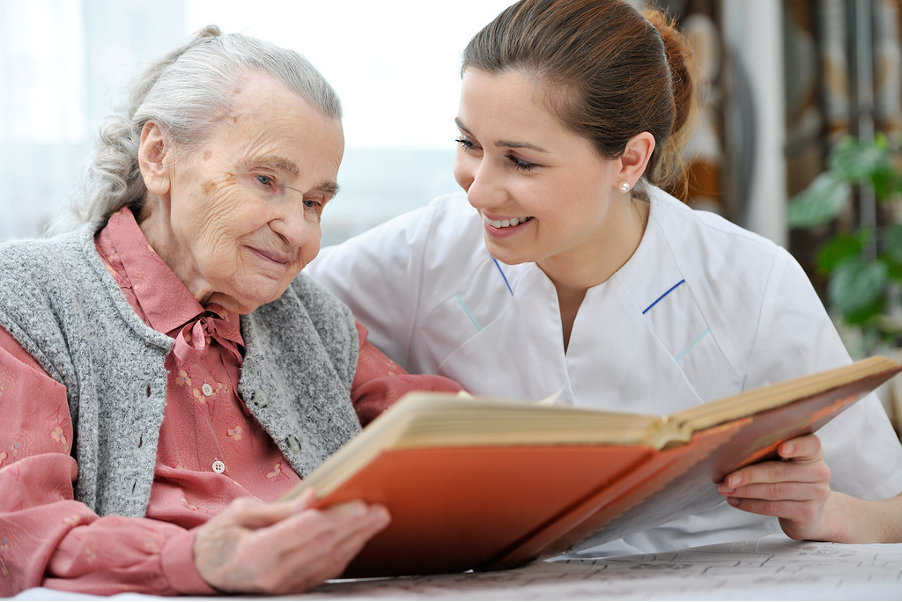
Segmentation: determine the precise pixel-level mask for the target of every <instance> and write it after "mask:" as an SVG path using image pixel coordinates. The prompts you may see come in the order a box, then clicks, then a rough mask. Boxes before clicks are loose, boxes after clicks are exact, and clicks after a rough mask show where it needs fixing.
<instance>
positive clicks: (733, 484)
mask: <svg viewBox="0 0 902 602" xmlns="http://www.w3.org/2000/svg"><path fill="white" fill-rule="evenodd" d="M741 484H742V477H741V476H739V475H738V474H735V475H730V476H729V477H727V486H728V487H730V488H731V489H736V488H737V487H739V485H741Z"/></svg>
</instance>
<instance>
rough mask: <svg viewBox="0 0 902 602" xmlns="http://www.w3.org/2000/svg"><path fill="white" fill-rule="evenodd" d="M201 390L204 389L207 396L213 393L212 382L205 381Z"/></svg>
mask: <svg viewBox="0 0 902 602" xmlns="http://www.w3.org/2000/svg"><path fill="white" fill-rule="evenodd" d="M200 390H201V391H203V393H204V395H206V396H207V397H209V396H210V395H213V387H211V386H210V383H204V386H202V387H201V388H200Z"/></svg>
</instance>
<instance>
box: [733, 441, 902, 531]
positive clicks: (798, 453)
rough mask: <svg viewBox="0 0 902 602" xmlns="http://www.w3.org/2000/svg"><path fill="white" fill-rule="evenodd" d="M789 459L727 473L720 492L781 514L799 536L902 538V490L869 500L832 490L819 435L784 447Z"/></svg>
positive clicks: (745, 505) (748, 507) (742, 505)
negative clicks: (876, 499) (879, 498)
mask: <svg viewBox="0 0 902 602" xmlns="http://www.w3.org/2000/svg"><path fill="white" fill-rule="evenodd" d="M778 453H779V454H780V457H781V458H782V459H783V460H784V461H777V462H762V463H760V464H755V465H752V466H747V467H745V468H743V469H741V470H737V471H736V472H734V473H732V474H730V475H727V477H726V478H725V479H724V481H723V482H722V483H721V484H719V485H718V491H719V492H720V493H721V494H723V495H724V496H726V497H727V501H728V502H729V503H730V505H732V506H734V507H736V508H739V509H741V510H745V511H747V512H753V513H756V514H766V515H771V516H777V517H779V518H780V526H781V527H782V528H783V531H784V532H785V533H786V535H788V536H789V537H791V538H793V539H811V540H818V541H836V542H839V543H897V542H902V493H900V494H899V495H897V496H896V497H893V498H890V499H886V500H880V501H869V500H862V499H859V498H857V497H853V496H851V495H847V494H844V493H840V492H837V491H832V490H831V489H830V469H829V468H828V467H827V465H826V463H824V460H823V451H822V448H821V444H820V440H819V439H818V438H817V436H815V435H806V436H803V437H798V438H796V439H791V440H789V441H787V442H785V443H784V444H782V445H781V446H780V448H779V449H778Z"/></svg>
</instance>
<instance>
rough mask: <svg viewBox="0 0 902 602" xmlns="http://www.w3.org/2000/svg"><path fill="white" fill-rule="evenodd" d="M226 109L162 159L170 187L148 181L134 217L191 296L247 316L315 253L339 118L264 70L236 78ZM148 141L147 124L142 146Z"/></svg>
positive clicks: (334, 164) (339, 147)
mask: <svg viewBox="0 0 902 602" xmlns="http://www.w3.org/2000/svg"><path fill="white" fill-rule="evenodd" d="M233 106H234V112H233V113H232V114H230V115H228V116H227V117H226V118H224V119H222V120H220V121H219V122H217V123H216V124H214V129H213V134H212V136H211V137H210V139H209V140H207V141H206V142H205V143H204V144H203V145H202V146H201V148H199V149H197V150H195V151H190V152H185V153H181V154H178V155H177V156H176V159H175V161H174V162H173V161H171V160H170V161H168V162H167V165H168V167H169V168H168V170H167V175H166V177H168V187H167V186H160V187H159V188H158V189H157V190H156V191H155V190H154V188H153V187H152V186H151V185H150V184H149V185H148V191H149V193H151V194H149V197H148V202H147V203H146V205H145V210H144V211H143V212H142V215H141V218H140V221H141V228H142V230H143V231H144V232H145V235H147V237H148V240H149V241H150V243H151V245H152V246H153V247H154V249H155V250H156V251H157V253H159V254H160V256H161V257H162V258H163V260H164V261H166V263H167V264H168V265H169V267H170V268H172V269H173V271H174V272H175V273H176V274H177V275H178V276H179V278H181V280H182V282H184V283H185V285H186V286H187V287H188V289H189V290H190V291H191V292H192V293H194V296H195V298H196V299H197V300H198V301H200V302H201V303H202V304H207V303H211V302H212V303H218V304H219V305H222V306H223V307H225V308H226V309H229V310H232V311H236V312H238V313H250V312H252V311H253V310H254V309H256V308H257V307H259V306H260V305H263V304H265V303H269V302H270V301H273V300H275V299H277V298H278V297H279V296H280V295H281V294H282V293H283V292H285V289H286V288H287V287H288V285H289V283H290V282H291V281H292V279H294V277H295V276H297V274H298V273H299V272H300V271H301V269H303V267H304V266H305V265H307V263H308V262H310V261H311V260H312V259H313V258H314V257H315V256H316V254H317V253H318V252H319V247H320V235H321V231H320V215H321V213H322V210H323V206H324V205H325V204H326V202H327V201H329V199H330V198H331V197H332V196H333V194H334V193H335V192H336V190H337V184H336V178H337V174H338V167H339V164H340V163H341V158H342V153H343V150H344V137H343V134H342V129H341V123H340V122H338V121H336V120H332V119H329V118H328V117H325V116H323V115H322V114H321V113H320V112H319V111H318V110H316V109H314V108H313V106H312V105H311V104H310V103H308V102H307V101H305V100H303V99H301V98H299V97H298V96H296V95H295V94H293V93H292V92H290V91H289V90H288V89H287V88H285V87H284V86H283V85H282V84H281V83H279V82H277V81H276V80H274V79H272V78H271V77H269V76H264V75H252V76H250V77H249V78H248V79H247V80H245V81H244V82H242V83H241V86H240V89H239V90H238V91H237V92H236V94H235V97H234V104H233ZM164 139H165V135H163V134H161V135H160V139H159V144H160V145H164V146H165V144H166V143H165V142H164ZM150 143H153V132H150V133H148V130H147V128H145V135H144V136H143V137H142V152H143V146H144V145H145V144H150ZM170 151H171V149H170ZM170 159H171V155H170ZM143 171H144V164H143V163H142V172H143ZM164 179H165V178H164ZM151 180H153V178H151ZM145 182H148V177H147V174H146V173H145ZM163 188H168V190H167V191H166V193H164V194H161V195H159V196H158V197H156V201H158V203H157V205H158V206H157V207H156V208H154V203H153V201H154V200H155V199H154V196H153V194H154V192H157V193H158V192H159V191H160V190H163ZM167 205H168V207H167Z"/></svg>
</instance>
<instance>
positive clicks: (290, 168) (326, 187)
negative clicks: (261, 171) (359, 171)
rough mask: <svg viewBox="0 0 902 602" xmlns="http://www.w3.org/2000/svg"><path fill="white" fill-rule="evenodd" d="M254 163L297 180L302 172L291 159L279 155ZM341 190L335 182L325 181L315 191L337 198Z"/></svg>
mask: <svg viewBox="0 0 902 602" xmlns="http://www.w3.org/2000/svg"><path fill="white" fill-rule="evenodd" d="M254 163H256V164H257V165H262V166H263V167H268V168H270V169H273V170H281V171H284V172H287V173H288V174H289V175H290V176H292V177H295V178H296V177H298V175H300V173H301V170H300V168H299V167H298V165H297V163H295V162H294V161H292V160H291V159H286V158H285V157H280V156H278V155H271V156H266V157H261V158H259V159H256V160H255V161H254ZM340 189H341V187H340V186H339V185H338V182H336V181H335V180H323V181H322V182H320V183H319V184H318V185H316V186H315V187H314V188H313V190H319V191H321V192H325V193H326V194H328V195H330V196H335V195H336V194H338V191H339V190H340Z"/></svg>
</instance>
